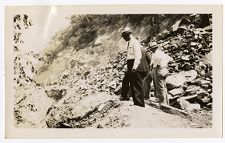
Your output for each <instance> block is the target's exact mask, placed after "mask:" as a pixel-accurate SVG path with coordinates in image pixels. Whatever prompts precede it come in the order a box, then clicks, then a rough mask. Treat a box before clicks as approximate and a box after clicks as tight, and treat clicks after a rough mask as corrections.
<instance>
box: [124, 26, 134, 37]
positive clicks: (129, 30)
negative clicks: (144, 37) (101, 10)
mask: <svg viewBox="0 0 225 143" xmlns="http://www.w3.org/2000/svg"><path fill="white" fill-rule="evenodd" d="M130 33H132V32H131V29H130V28H129V27H125V28H124V29H123V31H122V35H121V37H123V36H124V35H126V34H130Z"/></svg>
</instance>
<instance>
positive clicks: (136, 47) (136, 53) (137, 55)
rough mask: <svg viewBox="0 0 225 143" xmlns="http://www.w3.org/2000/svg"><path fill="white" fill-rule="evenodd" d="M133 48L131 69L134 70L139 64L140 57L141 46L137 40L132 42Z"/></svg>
mask: <svg viewBox="0 0 225 143" xmlns="http://www.w3.org/2000/svg"><path fill="white" fill-rule="evenodd" d="M133 48H134V56H135V59H134V65H133V69H135V70H136V69H137V67H138V65H139V64H140V61H141V57H142V54H141V44H140V43H139V42H138V41H137V40H135V41H134V42H133Z"/></svg>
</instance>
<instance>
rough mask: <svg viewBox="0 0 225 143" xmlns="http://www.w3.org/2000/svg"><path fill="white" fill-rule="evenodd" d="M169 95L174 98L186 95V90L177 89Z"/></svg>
mask: <svg viewBox="0 0 225 143" xmlns="http://www.w3.org/2000/svg"><path fill="white" fill-rule="evenodd" d="M168 93H169V94H171V95H172V96H173V97H174V96H179V95H182V94H183V93H184V90H183V88H176V89H173V90H170V91H168Z"/></svg>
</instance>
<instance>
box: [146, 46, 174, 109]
mask: <svg viewBox="0 0 225 143" xmlns="http://www.w3.org/2000/svg"><path fill="white" fill-rule="evenodd" d="M158 44H160V42H159V43H158ZM153 45H154V46H152V47H151V51H152V59H151V64H150V67H151V70H150V72H149V74H148V75H147V77H146V78H148V80H150V82H151V80H153V84H154V88H155V96H156V97H158V99H159V104H160V105H161V104H165V105H169V99H168V97H167V87H166V82H165V78H166V76H167V75H168V73H169V71H168V68H167V66H168V63H169V62H170V61H172V60H173V59H172V58H171V57H170V56H168V55H167V54H165V53H164V52H163V51H162V50H161V49H160V48H161V47H160V46H158V45H157V43H153ZM145 80H146V79H145ZM149 88H150V85H149ZM145 91H146V88H145ZM147 91H148V92H145V94H149V90H147Z"/></svg>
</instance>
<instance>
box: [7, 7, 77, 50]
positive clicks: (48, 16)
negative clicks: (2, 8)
mask: <svg viewBox="0 0 225 143" xmlns="http://www.w3.org/2000/svg"><path fill="white" fill-rule="evenodd" d="M15 14H27V15H28V16H29V18H30V20H31V21H32V23H33V25H32V26H31V27H29V28H28V29H25V30H24V31H23V32H22V37H21V39H22V40H23V41H24V43H23V45H21V46H23V48H24V49H26V50H28V49H32V51H36V52H39V51H42V50H43V49H44V48H46V47H47V46H48V43H49V42H50V40H51V38H52V37H53V36H54V34H55V32H57V31H59V30H60V29H63V28H66V27H67V26H68V25H69V22H70V21H69V20H68V19H67V18H66V17H69V16H71V15H72V14H73V11H72V10H71V9H70V10H67V9H66V8H65V7H60V6H43V7H38V6H36V7H26V8H24V7H16V8H15V9H11V10H9V15H7V16H6V18H8V16H9V17H10V18H11V17H13V15H15Z"/></svg>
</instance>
